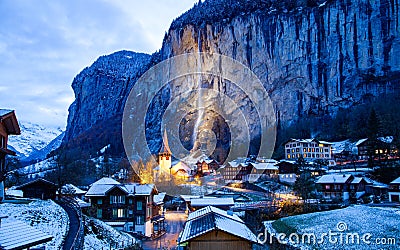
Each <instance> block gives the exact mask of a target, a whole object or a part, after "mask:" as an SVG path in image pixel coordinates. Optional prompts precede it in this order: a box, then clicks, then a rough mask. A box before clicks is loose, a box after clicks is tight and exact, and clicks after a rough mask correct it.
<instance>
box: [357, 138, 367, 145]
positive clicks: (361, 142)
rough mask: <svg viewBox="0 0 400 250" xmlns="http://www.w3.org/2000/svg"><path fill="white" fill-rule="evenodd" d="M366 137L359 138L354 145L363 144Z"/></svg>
mask: <svg viewBox="0 0 400 250" xmlns="http://www.w3.org/2000/svg"><path fill="white" fill-rule="evenodd" d="M367 140H368V138H364V139H360V140H358V141H357V142H356V146H359V145H360V144H363V143H364V142H365V141H367Z"/></svg>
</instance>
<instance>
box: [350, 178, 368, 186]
mask: <svg viewBox="0 0 400 250" xmlns="http://www.w3.org/2000/svg"><path fill="white" fill-rule="evenodd" d="M363 180H364V178H362V177H354V179H353V180H352V181H351V183H352V184H358V183H360V182H361V181H363ZM364 181H365V182H367V181H366V180H364Z"/></svg>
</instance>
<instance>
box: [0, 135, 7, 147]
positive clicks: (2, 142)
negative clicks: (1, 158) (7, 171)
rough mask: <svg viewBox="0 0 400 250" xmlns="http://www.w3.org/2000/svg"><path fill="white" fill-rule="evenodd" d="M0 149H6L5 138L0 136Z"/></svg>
mask: <svg viewBox="0 0 400 250" xmlns="http://www.w3.org/2000/svg"><path fill="white" fill-rule="evenodd" d="M0 147H2V148H6V138H5V137H4V136H2V135H0Z"/></svg>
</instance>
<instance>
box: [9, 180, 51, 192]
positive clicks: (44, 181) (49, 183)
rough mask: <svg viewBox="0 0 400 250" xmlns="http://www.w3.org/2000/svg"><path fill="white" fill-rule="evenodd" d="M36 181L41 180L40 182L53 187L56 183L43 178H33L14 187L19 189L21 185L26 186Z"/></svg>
mask: <svg viewBox="0 0 400 250" xmlns="http://www.w3.org/2000/svg"><path fill="white" fill-rule="evenodd" d="M36 182H42V183H44V184H47V185H49V186H54V187H56V184H54V183H53V182H51V181H48V180H45V179H43V178H38V179H36V180H33V181H30V182H27V183H25V184H22V185H21V186H18V187H16V188H15V189H17V190H19V189H21V188H23V187H26V186H28V185H31V184H33V183H36Z"/></svg>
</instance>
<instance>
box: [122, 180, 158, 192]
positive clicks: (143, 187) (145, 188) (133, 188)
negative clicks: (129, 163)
mask: <svg viewBox="0 0 400 250" xmlns="http://www.w3.org/2000/svg"><path fill="white" fill-rule="evenodd" d="M124 186H125V188H126V189H127V191H128V193H129V194H130V195H150V194H151V192H152V191H153V189H154V188H155V185H154V184H139V183H130V184H125V185H124Z"/></svg>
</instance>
